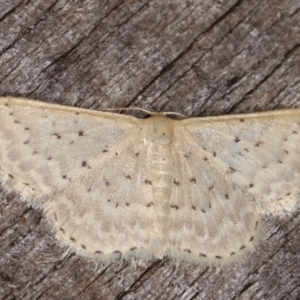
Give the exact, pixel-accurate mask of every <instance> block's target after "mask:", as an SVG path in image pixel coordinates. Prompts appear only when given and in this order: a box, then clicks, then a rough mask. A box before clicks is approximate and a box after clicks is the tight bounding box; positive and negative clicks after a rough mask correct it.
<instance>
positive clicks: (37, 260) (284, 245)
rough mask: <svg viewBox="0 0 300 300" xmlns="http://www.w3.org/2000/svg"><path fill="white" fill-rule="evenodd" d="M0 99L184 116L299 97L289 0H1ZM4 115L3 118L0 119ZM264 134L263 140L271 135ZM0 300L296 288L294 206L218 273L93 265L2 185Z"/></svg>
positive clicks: (298, 23) (299, 227)
mask: <svg viewBox="0 0 300 300" xmlns="http://www.w3.org/2000/svg"><path fill="white" fill-rule="evenodd" d="M0 78H1V79H0V91H1V96H5V95H11V96H23V97H29V98H35V99H40V100H43V101H49V102H56V103H61V104H66V105H74V106H80V107H86V108H94V109H101V108H108V107H128V106H135V107H142V108H146V109H150V110H153V111H177V112H180V113H183V114H186V115H187V116H190V115H193V116H207V115H221V114H229V113H246V112H253V111H262V110H266V109H268V110H272V109H278V108H288V107H299V108H300V2H299V0H265V1H258V0H228V1H213V0H204V1H198V0H191V1H187V0H173V1H161V0H157V1H149V0H148V1H147V0H130V1H121V0H108V1H98V0H85V1H84V0H81V1H80V0H74V1H69V0H47V1H44V0H31V1H21V0H3V1H1V2H0ZM0 122H1V120H0ZM270 138H271V137H270ZM0 201H1V202H0V218H1V221H0V299H300V211H299V210H298V211H297V212H295V213H294V214H293V215H292V216H290V217H286V218H284V219H279V218H276V219H275V218H270V219H269V220H268V233H267V237H266V239H265V241H264V242H263V243H262V246H261V247H260V249H259V250H258V251H256V252H255V253H254V254H253V255H252V256H251V257H250V259H249V261H248V262H247V263H246V264H245V265H243V266H240V267H235V268H234V269H229V270H220V269H218V268H205V269H201V268H199V267H197V266H185V265H180V266H174V265H173V264H172V263H170V262H169V261H168V259H164V260H163V261H151V262H146V263H144V264H142V265H136V264H135V263H131V262H119V263H114V264H110V265H107V266H102V265H100V266H95V265H94V264H93V263H91V262H87V261H86V260H84V259H82V258H80V257H78V256H77V255H74V254H72V253H68V252H67V251H65V250H64V249H62V248H60V247H59V246H58V245H57V242H56V240H55V238H54V237H53V235H52V234H51V233H50V232H49V230H48V228H47V226H45V223H44V220H43V217H42V214H41V212H39V211H36V210H33V209H30V208H27V207H26V205H25V204H24V203H22V202H20V201H19V200H18V196H17V195H15V194H13V193H8V192H7V191H6V190H5V189H3V188H2V190H1V198H0Z"/></svg>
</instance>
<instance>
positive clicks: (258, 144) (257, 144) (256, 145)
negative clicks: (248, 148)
mask: <svg viewBox="0 0 300 300" xmlns="http://www.w3.org/2000/svg"><path fill="white" fill-rule="evenodd" d="M262 143H263V142H257V143H256V144H255V147H259V146H260V145H261V144H262Z"/></svg>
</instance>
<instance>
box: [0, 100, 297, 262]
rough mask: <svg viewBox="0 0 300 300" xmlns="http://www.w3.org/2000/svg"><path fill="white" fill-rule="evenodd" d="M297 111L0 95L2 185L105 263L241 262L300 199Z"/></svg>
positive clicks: (66, 239)
mask: <svg viewBox="0 0 300 300" xmlns="http://www.w3.org/2000/svg"><path fill="white" fill-rule="evenodd" d="M299 149H300V110H298V109H286V110H279V111H271V112H262V113H253V114H245V115H228V116H220V117H205V118H187V119H183V120H173V119H170V118H168V117H167V116H166V115H165V114H164V113H152V114H151V116H150V117H149V118H147V119H138V118H135V117H132V116H127V115H120V114H116V113H109V112H101V111H94V110H87V109H81V108H73V107H67V106H60V105H55V104H48V103H44V102H39V101H34V100H28V99H22V98H12V97H7V98H0V181H1V183H2V185H3V186H4V187H5V188H7V189H8V190H12V191H15V192H17V193H19V194H20V197H21V199H22V200H23V201H26V202H28V203H29V204H30V205H32V206H34V207H38V208H40V209H42V210H43V212H44V215H45V217H46V219H47V221H48V223H49V225H50V227H51V229H52V230H53V232H54V233H55V235H56V237H57V239H58V241H59V242H60V243H61V245H63V246H67V247H70V248H71V249H72V250H74V251H75V252H76V253H78V254H79V255H82V256H85V257H88V258H90V259H92V260H98V261H103V262H106V261H113V260H116V259H123V258H124V259H128V258H137V259H148V258H153V257H155V258H159V259H161V258H163V257H164V256H169V257H170V258H172V259H173V260H175V261H177V262H181V261H186V262H192V263H196V264H204V265H210V264H220V265H226V264H230V263H235V262H239V261H242V260H243V259H244V258H245V257H246V255H247V253H249V252H250V251H252V250H253V249H254V248H255V246H256V245H257V244H258V243H259V241H260V240H261V237H262V235H263V232H264V223H263V216H264V215H270V214H271V215H285V214H288V213H291V212H293V211H294V210H295V209H296V208H297V205H298V201H299V198H300V184H299V182H300V159H299Z"/></svg>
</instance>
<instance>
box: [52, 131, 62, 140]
mask: <svg viewBox="0 0 300 300" xmlns="http://www.w3.org/2000/svg"><path fill="white" fill-rule="evenodd" d="M53 135H54V136H56V138H57V139H58V140H59V139H61V136H60V135H59V134H58V133H56V132H55V133H53Z"/></svg>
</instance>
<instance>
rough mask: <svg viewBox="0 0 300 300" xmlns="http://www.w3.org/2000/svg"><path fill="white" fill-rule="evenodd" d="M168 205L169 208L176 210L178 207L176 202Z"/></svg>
mask: <svg viewBox="0 0 300 300" xmlns="http://www.w3.org/2000/svg"><path fill="white" fill-rule="evenodd" d="M170 207H171V208H174V209H176V210H177V209H179V207H178V206H177V205H176V204H170Z"/></svg>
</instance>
